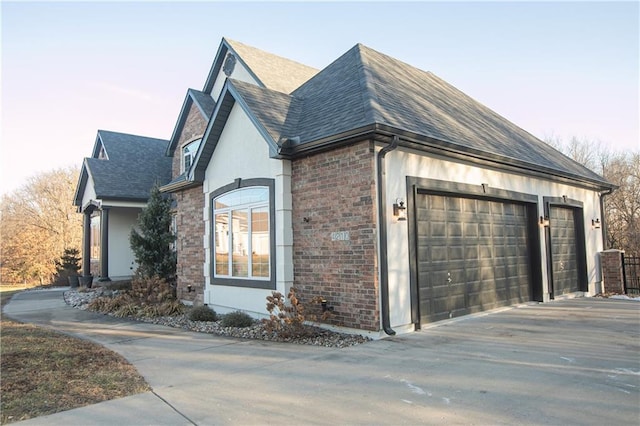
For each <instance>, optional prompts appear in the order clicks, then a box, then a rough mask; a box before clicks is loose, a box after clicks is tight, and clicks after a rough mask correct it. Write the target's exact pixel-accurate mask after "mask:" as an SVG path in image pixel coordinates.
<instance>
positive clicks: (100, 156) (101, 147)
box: [98, 145, 108, 160]
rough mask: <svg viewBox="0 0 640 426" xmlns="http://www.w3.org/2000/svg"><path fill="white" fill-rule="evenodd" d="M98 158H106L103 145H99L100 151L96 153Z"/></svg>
mask: <svg viewBox="0 0 640 426" xmlns="http://www.w3.org/2000/svg"><path fill="white" fill-rule="evenodd" d="M98 158H99V159H100V160H108V158H107V151H105V150H104V145H101V146H100V152H99V153H98Z"/></svg>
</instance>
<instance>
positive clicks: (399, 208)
mask: <svg viewBox="0 0 640 426" xmlns="http://www.w3.org/2000/svg"><path fill="white" fill-rule="evenodd" d="M393 215H394V216H395V217H396V218H397V220H398V222H400V221H401V220H407V208H406V207H405V205H404V200H403V199H402V198H397V199H396V202H395V203H393Z"/></svg>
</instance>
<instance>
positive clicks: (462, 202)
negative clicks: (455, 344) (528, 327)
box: [416, 194, 531, 324]
mask: <svg viewBox="0 0 640 426" xmlns="http://www.w3.org/2000/svg"><path fill="white" fill-rule="evenodd" d="M416 220H417V224H416V225H417V265H418V292H419V309H420V322H421V323H422V324H424V323H429V322H434V321H439V320H442V319H446V318H452V317H457V316H461V315H466V314H469V313H473V312H479V311H483V310H487V309H493V308H496V307H499V306H507V305H512V304H516V303H521V302H524V301H529V300H531V272H530V269H531V268H530V256H529V250H530V249H529V247H528V231H527V221H528V220H527V208H526V205H524V204H517V203H508V202H501V201H492V200H485V199H473V198H461V197H452V196H444V195H435V194H418V195H417V196H416Z"/></svg>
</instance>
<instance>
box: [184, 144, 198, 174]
mask: <svg viewBox="0 0 640 426" xmlns="http://www.w3.org/2000/svg"><path fill="white" fill-rule="evenodd" d="M200 141H202V139H196V140H194V141H192V142H189V143H188V144H186V145H185V146H183V147H182V168H181V170H180V172H181V173H184V172H187V171H189V168H190V167H191V164H193V160H195V158H196V153H197V152H198V148H199V147H200Z"/></svg>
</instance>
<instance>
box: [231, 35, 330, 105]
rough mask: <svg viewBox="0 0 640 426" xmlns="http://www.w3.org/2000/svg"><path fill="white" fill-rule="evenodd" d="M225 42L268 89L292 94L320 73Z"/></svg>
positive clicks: (261, 52)
mask: <svg viewBox="0 0 640 426" xmlns="http://www.w3.org/2000/svg"><path fill="white" fill-rule="evenodd" d="M224 40H225V41H226V42H227V43H228V45H229V46H230V47H231V49H233V50H234V51H235V52H236V54H237V56H238V57H239V58H240V59H241V60H242V61H244V62H245V64H246V65H247V66H248V67H249V69H250V70H251V71H252V72H253V73H254V74H255V76H256V77H257V78H258V79H259V80H260V82H262V84H264V87H266V88H268V89H271V90H276V91H278V92H282V93H291V92H292V91H293V90H295V89H297V88H298V87H300V85H301V84H303V83H304V82H306V81H308V80H309V79H310V78H311V77H313V76H314V75H315V74H317V72H318V70H317V69H315V68H312V67H310V66H307V65H304V64H301V63H298V62H295V61H292V60H290V59H287V58H283V57H281V56H277V55H274V54H273V53H268V52H265V51H262V50H260V49H256V48H255V47H251V46H247V45H246V44H242V43H240V42H237V41H234V40H229V39H224Z"/></svg>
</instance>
